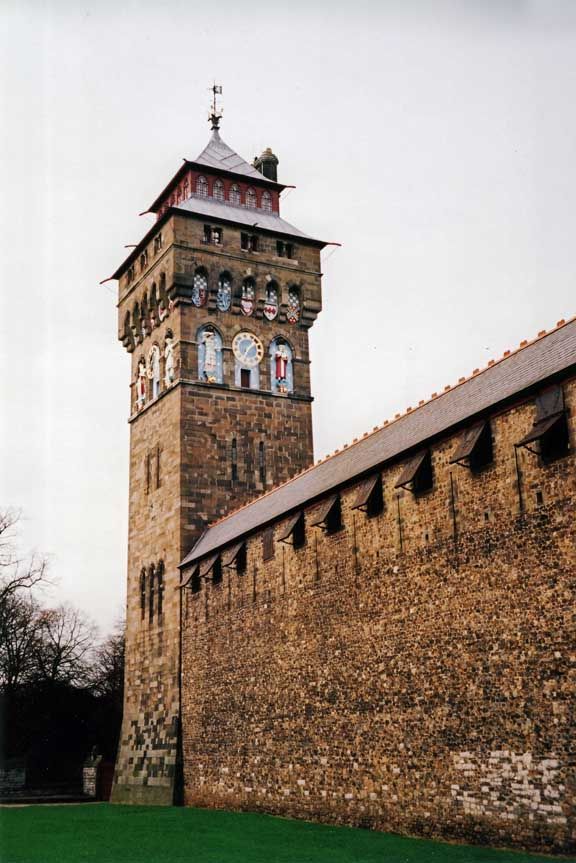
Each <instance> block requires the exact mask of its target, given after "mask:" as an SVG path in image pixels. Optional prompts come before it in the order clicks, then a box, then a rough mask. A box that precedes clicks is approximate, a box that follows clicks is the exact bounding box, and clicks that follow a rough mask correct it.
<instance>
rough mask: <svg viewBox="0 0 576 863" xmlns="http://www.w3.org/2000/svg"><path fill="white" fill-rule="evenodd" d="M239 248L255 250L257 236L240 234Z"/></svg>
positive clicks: (256, 248) (256, 247)
mask: <svg viewBox="0 0 576 863" xmlns="http://www.w3.org/2000/svg"><path fill="white" fill-rule="evenodd" d="M240 248H241V249H243V251H245V252H257V251H258V237H257V236H256V234H244V233H242V234H240Z"/></svg>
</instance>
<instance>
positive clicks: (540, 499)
mask: <svg viewBox="0 0 576 863" xmlns="http://www.w3.org/2000/svg"><path fill="white" fill-rule="evenodd" d="M543 503H544V495H543V494H542V492H541V491H537V492H536V504H537V505H538V506H542V504H543Z"/></svg>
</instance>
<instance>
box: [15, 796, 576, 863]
mask: <svg viewBox="0 0 576 863" xmlns="http://www.w3.org/2000/svg"><path fill="white" fill-rule="evenodd" d="M554 859H557V860H564V861H567V860H572V861H575V860H576V858H574V857H551V856H547V855H541V854H540V855H538V854H528V853H526V852H522V851H512V850H502V849H494V848H487V847H478V846H470V845H457V844H445V843H440V842H433V841H430V840H427V839H416V838H411V837H406V836H399V835H396V834H391V833H379V832H376V831H369V830H360V829H357V828H353V827H337V826H332V825H327V824H315V823H311V822H308V821H299V820H291V819H285V818H279V817H277V816H272V815H262V814H256V813H246V812H242V813H238V812H227V811H222V810H209V809H193V808H175V807H162V806H122V805H111V804H107V803H95V804H82V805H55V806H44V805H42V806H26V807H9V806H6V807H2V808H0V861H1V863H324V861H330V863H421V861H426V863H441V861H442V863H444V861H445V863H507V861H510V863H550V861H551V860H554Z"/></svg>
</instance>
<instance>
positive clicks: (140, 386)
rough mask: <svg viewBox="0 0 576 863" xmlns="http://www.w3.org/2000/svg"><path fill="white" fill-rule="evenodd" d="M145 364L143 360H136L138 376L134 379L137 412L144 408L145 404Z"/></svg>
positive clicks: (146, 375)
mask: <svg viewBox="0 0 576 863" xmlns="http://www.w3.org/2000/svg"><path fill="white" fill-rule="evenodd" d="M147 377H148V374H147V372H146V363H145V361H144V360H143V359H141V360H138V376H137V378H136V407H137V408H138V410H140V409H141V408H143V407H144V405H145V403H146V379H147Z"/></svg>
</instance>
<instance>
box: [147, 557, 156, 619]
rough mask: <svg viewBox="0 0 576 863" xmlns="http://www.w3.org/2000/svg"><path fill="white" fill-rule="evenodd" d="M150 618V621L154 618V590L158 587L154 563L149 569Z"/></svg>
mask: <svg viewBox="0 0 576 863" xmlns="http://www.w3.org/2000/svg"><path fill="white" fill-rule="evenodd" d="M148 582H149V585H150V586H149V588H148V620H149V621H150V623H152V621H153V620H154V591H155V589H156V573H155V572H154V564H152V566H151V567H150V569H149V570H148Z"/></svg>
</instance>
